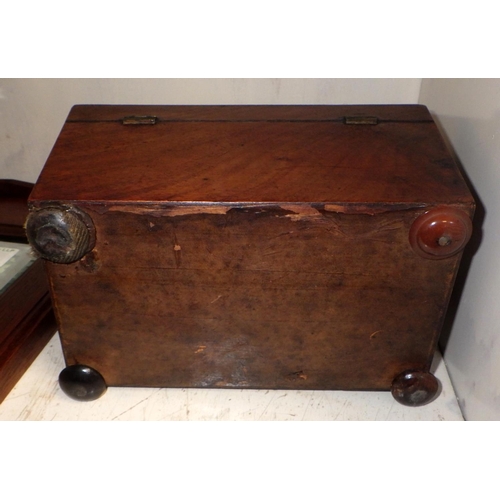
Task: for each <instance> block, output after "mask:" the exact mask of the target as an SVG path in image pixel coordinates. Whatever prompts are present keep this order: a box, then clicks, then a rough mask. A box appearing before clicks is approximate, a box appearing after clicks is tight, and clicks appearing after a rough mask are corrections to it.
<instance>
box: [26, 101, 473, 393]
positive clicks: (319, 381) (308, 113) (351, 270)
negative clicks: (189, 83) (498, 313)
mask: <svg viewBox="0 0 500 500" xmlns="http://www.w3.org/2000/svg"><path fill="white" fill-rule="evenodd" d="M130 114H137V115H155V116H158V117H159V121H158V123H157V124H156V125H122V124H121V122H120V121H119V118H120V117H122V116H127V115H130ZM365 115H366V116H372V115H375V116H377V117H378V119H379V122H378V124H377V125H346V124H345V123H344V121H343V118H344V117H345V116H365ZM30 204H31V209H32V210H33V211H36V210H39V209H40V208H43V207H47V206H50V207H54V210H58V208H57V207H61V208H60V209H61V210H68V209H69V208H70V207H73V208H74V209H76V210H79V211H81V212H82V213H85V214H87V215H88V217H89V220H90V221H92V222H91V226H92V227H91V230H92V231H94V230H95V247H94V248H93V250H92V251H90V252H88V253H87V254H86V255H85V256H84V257H83V258H82V259H80V260H79V261H77V262H73V263H70V264H56V263H50V262H49V263H48V264H47V271H48V275H49V278H50V285H51V290H52V297H53V301H54V306H55V310H56V314H57V318H58V323H59V328H60V333H61V340H62V345H63V351H64V355H65V358H66V362H67V364H68V365H85V366H88V367H91V368H92V369H95V370H97V371H98V372H99V373H100V374H101V375H102V376H103V377H104V380H105V382H106V384H108V385H111V386H113V385H117V386H155V387H249V388H250V387H251V388H269V389H277V388H280V389H371V390H390V388H391V384H392V383H393V380H395V379H396V378H397V377H398V376H399V375H400V374H401V373H404V372H407V371H409V370H412V371H413V372H422V373H426V372H428V371H429V369H430V363H431V361H432V357H433V354H434V350H435V347H436V343H437V339H438V336H439V333H440V330H441V326H442V323H443V319H444V316H445V313H446V308H447V304H448V300H449V297H450V294H451V290H452V287H453V282H454V279H455V275H456V271H457V268H458V266H459V263H460V258H461V250H460V248H459V250H460V251H457V253H454V254H453V255H450V256H446V258H442V259H440V260H435V259H430V258H426V257H425V256H422V255H421V254H419V253H418V252H416V251H415V250H414V248H413V247H412V244H411V243H410V238H409V234H410V231H411V228H412V226H413V224H414V223H415V221H416V220H417V219H419V217H422V216H423V215H424V214H425V213H426V212H427V211H429V210H431V209H434V208H436V207H443V206H448V207H452V210H453V211H460V213H463V214H464V216H465V217H472V216H473V212H474V200H473V198H472V197H471V195H470V192H469V190H468V189H467V186H466V185H465V183H464V181H463V179H462V177H461V175H460V173H459V171H458V169H457V167H456V165H455V163H454V162H453V160H452V159H451V157H450V155H449V153H448V151H447V150H446V147H445V146H444V143H443V141H442V139H441V137H440V135H439V133H438V131H437V129H436V127H435V125H434V123H433V122H432V121H431V119H430V115H429V114H428V111H427V110H426V109H425V107H422V106H389V107H378V106H353V107H352V106H349V107H346V106H340V107H334V106H318V107H316V106H304V107H303V106H282V107H272V106H256V107H253V106H250V107H245V106H235V107H231V106H222V107H220V106H219V107H218V106H208V107H196V106H195V107H181V106H179V107H175V106H173V107H171V106H168V107H144V106H140V107H130V106H125V107H117V106H111V107H106V106H105V107H101V106H97V107H96V106H89V107H75V108H74V109H73V110H72V112H71V115H70V121H68V122H67V123H66V125H65V126H64V129H63V131H62V133H61V135H60V137H59V139H58V141H57V143H56V145H55V147H54V149H53V151H52V153H51V155H50V157H49V159H48V161H47V164H46V166H45V168H44V170H43V172H42V174H41V176H40V178H39V180H38V182H37V185H36V187H35V189H34V191H33V193H32V195H31V198H30ZM454 213H456V212H454ZM87 227H89V228H90V224H87ZM433 234H434V233H433ZM438 237H439V238H441V235H438ZM442 241H445V240H444V239H443V240H442Z"/></svg>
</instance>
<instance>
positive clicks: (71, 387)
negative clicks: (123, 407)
mask: <svg viewBox="0 0 500 500" xmlns="http://www.w3.org/2000/svg"><path fill="white" fill-rule="evenodd" d="M59 385H60V387H61V389H62V390H63V392H64V393H65V394H66V395H67V396H69V397H70V398H72V399H76V400H77V401H94V400H95V399H98V398H100V397H101V396H102V395H103V394H104V393H105V392H106V389H107V386H106V382H105V381H104V378H103V377H102V375H101V374H100V373H99V372H98V371H97V370H94V369H93V368H90V367H89V366H85V365H71V366H68V367H66V368H65V369H64V370H63V371H62V372H61V373H60V374H59Z"/></svg>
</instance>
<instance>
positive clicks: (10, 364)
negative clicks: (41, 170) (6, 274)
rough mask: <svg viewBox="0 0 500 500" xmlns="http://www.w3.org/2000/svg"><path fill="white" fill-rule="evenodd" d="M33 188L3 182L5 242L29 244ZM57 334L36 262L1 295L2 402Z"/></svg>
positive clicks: (0, 209) (0, 227)
mask: <svg viewBox="0 0 500 500" xmlns="http://www.w3.org/2000/svg"><path fill="white" fill-rule="evenodd" d="M32 188H33V185H32V184H30V183H27V182H22V181H16V180H11V179H7V180H5V179H4V180H0V246H1V242H2V240H6V241H16V242H20V243H27V240H26V233H25V231H24V228H23V224H24V221H25V219H26V216H27V215H28V203H27V200H28V196H29V194H30V192H31V189H32ZM55 331H56V320H55V317H54V312H53V310H52V304H51V300H50V296H49V286H48V281H47V276H46V274H45V271H44V263H43V262H42V261H41V260H36V261H34V262H33V263H31V264H30V265H29V267H27V269H26V270H25V271H24V272H23V273H22V274H21V275H20V276H19V277H18V278H17V279H16V280H15V281H13V282H12V283H10V284H9V285H7V286H6V287H5V288H4V289H2V290H1V293H0V403H1V402H2V401H3V400H4V399H5V398H6V397H7V395H8V394H9V392H10V391H11V390H12V388H13V387H14V386H15V384H16V383H17V382H18V381H19V379H20V378H21V377H22V375H23V374H24V372H25V371H26V370H27V369H28V368H29V366H30V365H31V363H32V362H33V361H34V359H35V358H36V357H37V356H38V354H39V353H40V352H41V350H42V349H43V348H44V347H45V345H46V344H47V342H48V341H49V340H50V338H51V336H52V335H53V334H54V332H55Z"/></svg>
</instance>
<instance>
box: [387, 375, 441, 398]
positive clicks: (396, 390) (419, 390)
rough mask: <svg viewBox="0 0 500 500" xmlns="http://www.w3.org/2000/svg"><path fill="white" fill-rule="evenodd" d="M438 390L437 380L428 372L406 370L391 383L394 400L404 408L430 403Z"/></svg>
mask: <svg viewBox="0 0 500 500" xmlns="http://www.w3.org/2000/svg"><path fill="white" fill-rule="evenodd" d="M438 389H439V383H438V381H437V378H436V377H435V376H434V375H433V374H432V373H429V372H422V371H416V370H415V371H414V370H408V371H405V372H403V373H401V374H399V375H398V376H397V377H396V378H395V379H394V380H393V382H392V387H391V393H392V395H393V397H394V399H395V400H396V401H397V402H398V403H401V404H402V405H405V406H423V405H426V404H427V403H430V402H431V401H432V400H433V399H434V398H435V396H436V394H437V392H438Z"/></svg>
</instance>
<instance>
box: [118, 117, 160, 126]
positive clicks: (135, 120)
mask: <svg viewBox="0 0 500 500" xmlns="http://www.w3.org/2000/svg"><path fill="white" fill-rule="evenodd" d="M156 120H157V118H156V116H126V117H125V118H123V120H122V123H123V125H154V124H155V123H156Z"/></svg>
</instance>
